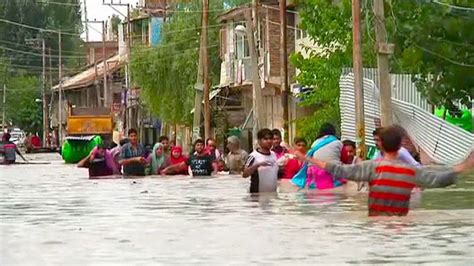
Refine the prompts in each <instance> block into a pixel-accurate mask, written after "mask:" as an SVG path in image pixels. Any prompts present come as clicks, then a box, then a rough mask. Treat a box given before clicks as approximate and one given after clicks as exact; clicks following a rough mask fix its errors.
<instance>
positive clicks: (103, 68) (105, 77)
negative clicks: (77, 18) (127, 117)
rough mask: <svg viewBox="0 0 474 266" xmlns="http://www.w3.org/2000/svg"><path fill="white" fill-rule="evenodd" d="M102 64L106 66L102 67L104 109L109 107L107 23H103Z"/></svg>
mask: <svg viewBox="0 0 474 266" xmlns="http://www.w3.org/2000/svg"><path fill="white" fill-rule="evenodd" d="M102 64H103V65H104V66H103V67H102V70H103V72H104V104H103V106H104V107H107V105H108V98H109V97H108V95H107V94H108V92H109V91H108V89H107V87H108V86H107V55H106V49H105V22H104V21H102Z"/></svg>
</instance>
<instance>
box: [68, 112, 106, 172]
mask: <svg viewBox="0 0 474 266" xmlns="http://www.w3.org/2000/svg"><path fill="white" fill-rule="evenodd" d="M66 132H67V136H66V141H65V142H64V144H63V146H62V147H61V155H62V157H63V159H64V161H65V162H66V163H77V162H79V161H80V160H82V159H83V158H85V157H86V156H87V155H89V153H90V151H91V150H92V149H93V148H94V147H95V146H97V145H98V144H100V143H102V142H104V140H111V139H112V134H113V120H112V115H111V112H110V109H108V108H103V107H98V108H69V114H68V118H67V126H66Z"/></svg>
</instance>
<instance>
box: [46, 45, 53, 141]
mask: <svg viewBox="0 0 474 266" xmlns="http://www.w3.org/2000/svg"><path fill="white" fill-rule="evenodd" d="M52 55H53V54H52V53H51V47H50V48H48V61H49V91H50V92H52V91H53V60H52ZM50 97H51V100H52V99H53V93H51V96H50ZM49 103H52V101H49ZM50 113H51V105H49V106H48V125H47V126H48V139H49V142H48V147H50V146H51V145H52V144H53V143H52V139H50V138H49V128H50V126H51V122H50V120H49V118H50V116H49V114H50Z"/></svg>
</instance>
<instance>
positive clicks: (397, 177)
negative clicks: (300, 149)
mask: <svg viewBox="0 0 474 266" xmlns="http://www.w3.org/2000/svg"><path fill="white" fill-rule="evenodd" d="M379 137H380V143H381V145H380V146H381V148H382V151H383V152H384V156H383V158H382V159H381V160H379V161H365V162H362V163H360V164H355V165H341V164H338V163H334V162H325V161H320V160H317V159H314V158H306V160H307V161H309V162H311V163H313V164H315V165H317V166H318V167H320V168H322V169H326V170H327V171H328V172H329V173H331V175H332V176H343V177H345V178H347V179H349V180H353V181H358V182H359V181H367V182H369V216H378V215H386V216H405V215H407V214H408V210H409V209H408V207H409V203H410V196H411V191H412V189H413V188H414V187H415V186H419V187H427V188H435V187H446V186H449V185H451V184H454V183H456V181H457V179H458V174H459V173H461V172H464V171H467V170H470V169H472V168H474V152H471V154H470V155H469V157H468V158H467V159H466V160H465V161H464V162H462V163H461V164H458V165H456V166H454V167H439V166H437V167H421V168H417V167H415V166H412V165H409V164H407V163H406V162H404V161H402V160H401V159H400V156H399V150H400V147H401V144H402V137H403V133H402V132H400V130H399V129H398V128H397V127H396V126H391V127H388V128H385V129H383V130H381V132H380V134H379ZM298 156H299V157H300V158H304V157H305V155H304V154H301V153H299V154H298Z"/></svg>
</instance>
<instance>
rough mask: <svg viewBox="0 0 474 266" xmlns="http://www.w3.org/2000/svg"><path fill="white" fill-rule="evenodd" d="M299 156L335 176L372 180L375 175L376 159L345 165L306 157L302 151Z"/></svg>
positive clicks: (355, 179)
mask: <svg viewBox="0 0 474 266" xmlns="http://www.w3.org/2000/svg"><path fill="white" fill-rule="evenodd" d="M296 155H297V157H298V158H305V160H306V161H307V162H309V163H312V164H314V165H316V166H317V167H319V168H321V169H326V171H328V172H329V173H331V175H332V177H333V178H339V177H342V178H345V179H349V180H353V181H370V180H371V179H373V178H374V176H375V171H374V170H375V167H376V165H377V163H376V162H374V161H365V162H361V163H359V164H352V165H343V164H340V163H335V162H325V161H320V160H318V159H315V158H312V157H304V155H303V154H302V153H296Z"/></svg>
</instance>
